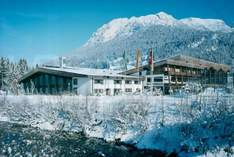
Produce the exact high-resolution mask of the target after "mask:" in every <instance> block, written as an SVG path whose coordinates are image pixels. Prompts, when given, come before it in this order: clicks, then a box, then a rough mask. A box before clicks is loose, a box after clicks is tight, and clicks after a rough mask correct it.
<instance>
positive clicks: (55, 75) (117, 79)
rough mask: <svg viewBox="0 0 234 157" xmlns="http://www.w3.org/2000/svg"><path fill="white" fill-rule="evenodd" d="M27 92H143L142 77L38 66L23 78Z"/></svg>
mask: <svg viewBox="0 0 234 157" xmlns="http://www.w3.org/2000/svg"><path fill="white" fill-rule="evenodd" d="M20 82H21V83H22V84H23V86H24V90H25V92H26V93H32V94H37V93H38V94H53V95H55V94H64V93H74V94H78V95H118V94H120V93H122V92H125V93H133V92H141V91H142V87H143V84H142V78H141V77H136V76H128V75H122V74H118V73H117V72H115V71H111V70H103V69H87V68H68V67H48V66H43V67H37V68H36V69H34V70H32V71H31V72H29V73H28V74H26V75H25V76H23V77H22V78H21V79H20Z"/></svg>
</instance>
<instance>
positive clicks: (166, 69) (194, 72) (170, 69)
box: [164, 67, 199, 74]
mask: <svg viewBox="0 0 234 157" xmlns="http://www.w3.org/2000/svg"><path fill="white" fill-rule="evenodd" d="M164 70H165V71H171V72H176V73H179V72H187V73H189V74H199V71H197V70H191V69H184V68H182V69H180V68H170V67H164Z"/></svg>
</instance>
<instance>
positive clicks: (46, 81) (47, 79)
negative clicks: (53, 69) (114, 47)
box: [45, 74, 49, 86]
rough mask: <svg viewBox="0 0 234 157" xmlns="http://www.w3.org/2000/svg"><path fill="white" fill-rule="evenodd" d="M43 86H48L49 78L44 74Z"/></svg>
mask: <svg viewBox="0 0 234 157" xmlns="http://www.w3.org/2000/svg"><path fill="white" fill-rule="evenodd" d="M45 84H46V85H47V86H48V84H49V76H48V75H47V74H46V75H45Z"/></svg>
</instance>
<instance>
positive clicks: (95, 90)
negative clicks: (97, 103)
mask: <svg viewBox="0 0 234 157" xmlns="http://www.w3.org/2000/svg"><path fill="white" fill-rule="evenodd" d="M94 93H97V94H98V93H103V89H94Z"/></svg>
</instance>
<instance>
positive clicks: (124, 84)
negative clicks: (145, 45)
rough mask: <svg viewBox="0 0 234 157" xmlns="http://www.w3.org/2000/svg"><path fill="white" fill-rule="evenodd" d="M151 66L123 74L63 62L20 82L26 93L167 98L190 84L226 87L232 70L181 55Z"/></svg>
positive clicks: (33, 72) (23, 78) (39, 69)
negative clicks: (149, 94)
mask: <svg viewBox="0 0 234 157" xmlns="http://www.w3.org/2000/svg"><path fill="white" fill-rule="evenodd" d="M150 67H152V66H151V65H143V66H141V67H139V68H133V69H130V70H127V71H123V72H117V71H113V70H103V69H86V68H68V67H64V66H63V64H62V60H61V61H60V66H59V67H48V66H43V67H38V68H36V69H35V70H33V71H31V72H29V73H28V74H26V75H25V76H23V77H22V78H21V79H20V82H21V83H22V84H23V85H24V89H25V91H26V93H39V94H63V93H75V94H81V95H118V94H120V93H123V92H124V93H133V92H142V91H144V90H145V91H146V90H151V91H154V90H156V89H161V91H162V92H163V93H165V94H167V93H169V91H170V90H176V89H179V88H181V87H182V86H185V85H186V84H187V83H189V82H196V83H200V84H201V85H202V86H203V87H225V86H226V85H227V83H228V82H227V81H228V78H227V76H228V73H229V72H230V69H231V68H230V67H229V66H228V65H224V64H217V63H214V62H210V61H206V60H202V59H198V58H193V57H188V56H183V55H178V56H174V57H170V58H167V59H163V60H160V61H157V62H154V64H153V67H154V68H153V69H154V70H153V71H152V72H151V70H150Z"/></svg>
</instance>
